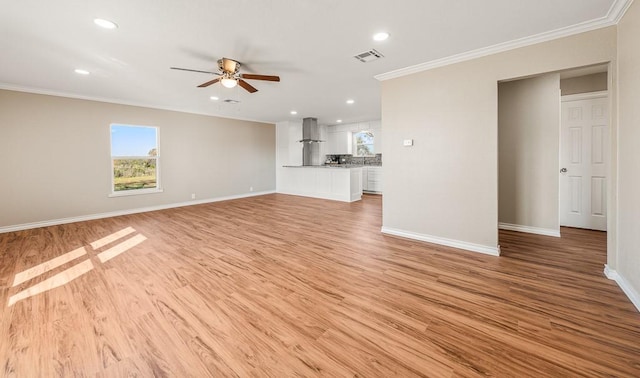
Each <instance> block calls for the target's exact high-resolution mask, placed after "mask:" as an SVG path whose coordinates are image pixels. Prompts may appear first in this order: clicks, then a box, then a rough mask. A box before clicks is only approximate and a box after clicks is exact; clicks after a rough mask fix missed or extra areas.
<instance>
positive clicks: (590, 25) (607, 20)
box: [374, 0, 633, 81]
mask: <svg viewBox="0 0 640 378" xmlns="http://www.w3.org/2000/svg"><path fill="white" fill-rule="evenodd" d="M632 2H633V0H616V1H615V2H614V3H613V4H612V5H611V8H609V11H608V12H607V15H606V16H604V17H600V18H598V19H595V20H591V21H586V22H582V23H579V24H576V25H571V26H567V27H564V28H560V29H556V30H551V31H547V32H543V33H540V34H536V35H532V36H529V37H524V38H520V39H514V40H512V41H507V42H503V43H498V44H496V45H493V46H488V47H482V48H479V49H476V50H471V51H467V52H463V53H460V54H455V55H451V56H448V57H444V58H440V59H435V60H432V61H429V62H425V63H420V64H416V65H414V66H409V67H405V68H401V69H398V70H394V71H390V72H386V73H382V74H379V75H375V76H374V77H375V78H376V79H378V80H380V81H384V80H390V79H396V78H399V77H402V76H407V75H411V74H414V73H417V72H422V71H427V70H431V69H434V68H437V67H443V66H448V65H450V64H454V63H460V62H464V61H467V60H472V59H476V58H481V57H483V56H488V55H493V54H497V53H501V52H505V51H509V50H513V49H517V48H520V47H525V46H530V45H535V44H536V43H541V42H547V41H551V40H554V39H559V38H564V37H568V36H571V35H574V34H579V33H584V32H588V31H591V30H596V29H601V28H605V27H608V26H612V25H616V24H617V23H618V22H619V21H620V19H621V18H622V16H623V15H624V12H626V11H627V9H628V8H629V6H630V5H631V3H632Z"/></svg>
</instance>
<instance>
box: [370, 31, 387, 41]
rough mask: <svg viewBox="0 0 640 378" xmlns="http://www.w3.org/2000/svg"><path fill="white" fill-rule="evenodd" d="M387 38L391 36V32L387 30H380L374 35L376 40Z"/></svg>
mask: <svg viewBox="0 0 640 378" xmlns="http://www.w3.org/2000/svg"><path fill="white" fill-rule="evenodd" d="M387 38H389V33H386V32H380V33H376V34H374V35H373V40H374V41H384V40H386V39H387Z"/></svg>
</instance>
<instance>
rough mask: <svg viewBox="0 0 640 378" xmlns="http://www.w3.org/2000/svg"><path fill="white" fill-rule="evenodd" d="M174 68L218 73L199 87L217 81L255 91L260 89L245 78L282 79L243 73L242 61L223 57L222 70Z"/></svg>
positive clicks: (227, 85)
mask: <svg viewBox="0 0 640 378" xmlns="http://www.w3.org/2000/svg"><path fill="white" fill-rule="evenodd" d="M170 68H171V69H172V70H180V71H190V72H200V73H206V74H212V75H217V76H218V77H216V78H215V79H213V80H210V81H207V82H206V83H202V84H200V85H198V88H205V87H208V86H210V85H212V84H215V83H217V82H220V83H221V84H222V85H223V86H225V87H226V88H233V87H235V86H236V85H239V86H241V87H242V88H244V89H245V90H247V92H249V93H254V92H257V91H258V90H257V89H256V88H254V87H253V86H252V85H251V84H249V83H247V82H246V81H245V80H266V81H280V77H279V76H270V75H256V74H241V73H239V72H240V62H238V61H237V60H233V59H229V58H222V59H220V60H218V68H219V69H220V72H210V71H200V70H192V69H189V68H180V67H170Z"/></svg>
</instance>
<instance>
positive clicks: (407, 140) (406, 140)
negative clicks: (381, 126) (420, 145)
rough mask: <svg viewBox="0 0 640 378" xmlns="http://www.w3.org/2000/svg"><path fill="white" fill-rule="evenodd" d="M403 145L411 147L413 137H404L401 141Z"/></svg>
mask: <svg viewBox="0 0 640 378" xmlns="http://www.w3.org/2000/svg"><path fill="white" fill-rule="evenodd" d="M402 145H403V146H405V147H411V146H413V139H405V140H404V141H403V143H402Z"/></svg>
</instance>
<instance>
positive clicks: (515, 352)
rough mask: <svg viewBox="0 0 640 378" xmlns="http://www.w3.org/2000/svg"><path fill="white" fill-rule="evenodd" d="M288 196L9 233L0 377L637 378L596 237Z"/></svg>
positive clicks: (633, 347) (639, 344)
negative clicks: (413, 230)
mask: <svg viewBox="0 0 640 378" xmlns="http://www.w3.org/2000/svg"><path fill="white" fill-rule="evenodd" d="M380 226H381V199H380V197H379V196H365V197H364V199H363V201H359V202H356V203H352V204H348V203H340V202H331V201H324V200H316V199H308V198H302V197H294V196H285V195H267V196H262V197H254V198H249V199H242V200H236V201H227V202H221V203H214V204H208V205H199V206H191V207H185V208H179V209H172V210H166V211H158V212H151V213H144V214H136V215H130V216H123V217H116V218H110V219H103V220H96V221H89V222H82V223H75V224H68V225H61V226H55V227H47V228H40V229H35V230H28V231H22V232H15V233H8V234H0V306H2V307H1V309H0V316H1V317H0V319H1V325H0V369H1V370H0V372H1V373H2V374H0V375H4V376H10V377H11V376H16V377H40V376H43V377H46V376H92V377H94V376H98V377H106V376H109V377H116V376H126V375H131V376H135V375H138V376H145V377H148V376H175V377H208V376H215V377H226V376H230V377H233V376H238V377H252V376H253V377H263V376H264V377H292V376H308V377H315V376H331V377H334V376H335V377H354V376H358V377H393V376H401V377H412V376H427V377H480V376H497V377H546V376H549V377H567V376H595V377H597V376H618V377H639V376H640V314H639V313H638V312H637V311H636V310H635V308H634V307H633V306H632V304H631V303H630V302H629V300H628V299H627V298H626V297H625V296H624V295H623V293H622V292H621V290H620V289H619V288H618V287H617V286H616V284H615V283H614V282H612V281H609V280H607V279H606V278H605V277H604V276H603V274H602V270H603V264H604V262H605V251H604V249H605V244H606V243H605V239H606V236H605V234H604V233H601V232H593V231H582V230H574V229H563V230H562V234H563V238H562V239H557V238H552V237H543V236H532V235H526V234H520V233H515V232H501V233H500V243H501V245H502V253H503V256H502V257H499V258H496V257H491V256H485V255H481V254H477V253H470V252H464V251H460V250H455V249H452V248H446V247H441V246H436V245H430V244H427V243H420V242H415V241H410V240H403V239H400V238H395V237H391V236H385V235H382V234H381V233H380Z"/></svg>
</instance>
